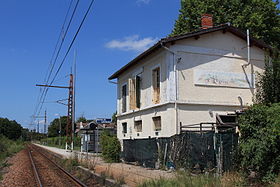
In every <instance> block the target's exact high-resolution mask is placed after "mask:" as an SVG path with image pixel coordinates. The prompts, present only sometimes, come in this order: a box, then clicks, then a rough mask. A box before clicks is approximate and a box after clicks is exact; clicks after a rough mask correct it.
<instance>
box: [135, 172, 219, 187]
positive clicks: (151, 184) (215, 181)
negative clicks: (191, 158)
mask: <svg viewBox="0 0 280 187" xmlns="http://www.w3.org/2000/svg"><path fill="white" fill-rule="evenodd" d="M158 186H161V187H173V186H182V187H183V186H197V187H199V186H205V187H206V186H209V187H210V186H216V187H218V186H222V185H221V182H220V179H219V178H218V177H214V176H211V175H210V176H206V175H198V176H192V175H191V174H190V173H186V172H179V173H177V175H176V177H175V178H171V179H166V178H161V179H157V180H149V181H146V182H144V183H142V184H140V185H139V186H138V187H158Z"/></svg>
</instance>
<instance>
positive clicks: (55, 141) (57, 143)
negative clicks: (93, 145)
mask: <svg viewBox="0 0 280 187" xmlns="http://www.w3.org/2000/svg"><path fill="white" fill-rule="evenodd" d="M40 142H41V144H43V145H48V146H52V147H58V148H62V149H64V148H65V145H66V136H63V137H61V138H60V137H49V138H44V139H41V141H40ZM74 149H75V150H80V149H81V138H80V137H74Z"/></svg>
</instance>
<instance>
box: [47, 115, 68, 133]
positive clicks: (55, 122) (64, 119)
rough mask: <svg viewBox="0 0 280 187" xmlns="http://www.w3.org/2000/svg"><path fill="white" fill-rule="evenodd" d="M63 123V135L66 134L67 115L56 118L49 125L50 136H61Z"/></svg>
mask: <svg viewBox="0 0 280 187" xmlns="http://www.w3.org/2000/svg"><path fill="white" fill-rule="evenodd" d="M60 123H61V136H65V135H66V126H67V116H62V117H60V118H55V119H54V120H53V121H52V122H51V123H50V125H49V127H48V136H49V137H55V136H59V126H60Z"/></svg>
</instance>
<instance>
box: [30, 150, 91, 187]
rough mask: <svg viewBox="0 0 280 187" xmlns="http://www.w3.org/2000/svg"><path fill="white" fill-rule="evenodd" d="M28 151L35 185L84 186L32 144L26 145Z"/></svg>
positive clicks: (84, 186) (40, 186)
mask: <svg viewBox="0 0 280 187" xmlns="http://www.w3.org/2000/svg"><path fill="white" fill-rule="evenodd" d="M28 153H29V158H30V162H31V164H32V168H33V173H34V178H35V180H36V183H37V186H39V187H43V186H59V187H64V186H65V187H72V186H79V187H86V185H85V184H83V183H82V182H81V181H79V180H78V179H77V178H75V177H74V176H72V175H71V174H70V173H69V172H67V171H66V170H65V169H63V168H62V167H61V166H59V165H57V164H56V163H55V162H53V161H52V160H51V159H50V158H48V157H47V156H46V155H45V154H44V153H42V152H40V150H38V149H36V148H35V147H34V146H31V145H29V146H28Z"/></svg>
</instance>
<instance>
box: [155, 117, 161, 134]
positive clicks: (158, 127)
mask: <svg viewBox="0 0 280 187" xmlns="http://www.w3.org/2000/svg"><path fill="white" fill-rule="evenodd" d="M153 122H154V130H155V131H160V130H161V117H160V116H157V117H153Z"/></svg>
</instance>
